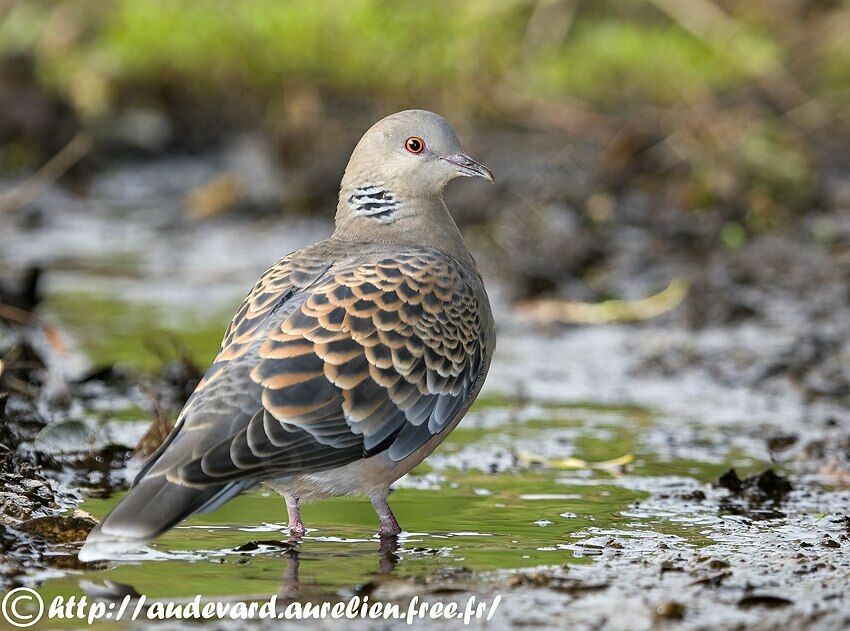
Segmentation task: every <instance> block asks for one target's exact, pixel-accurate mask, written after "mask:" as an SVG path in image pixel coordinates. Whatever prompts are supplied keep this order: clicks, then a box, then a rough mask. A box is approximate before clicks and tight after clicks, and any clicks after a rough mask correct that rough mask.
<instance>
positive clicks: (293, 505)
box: [283, 493, 307, 537]
mask: <svg viewBox="0 0 850 631" xmlns="http://www.w3.org/2000/svg"><path fill="white" fill-rule="evenodd" d="M283 498H284V499H285V500H286V512H287V514H288V515H289V534H291V535H292V536H293V537H300V536H301V535H303V534H304V533H305V532H307V528H306V527H305V526H304V522H302V521H301V507H300V506H299V504H298V501H299V500H298V498H297V497H295V496H294V495H290V494H289V493H285V494H284V495H283Z"/></svg>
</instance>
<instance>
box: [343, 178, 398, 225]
mask: <svg viewBox="0 0 850 631" xmlns="http://www.w3.org/2000/svg"><path fill="white" fill-rule="evenodd" d="M348 205H349V206H350V207H351V210H352V211H353V212H354V214H355V215H361V216H363V217H369V218H371V219H377V220H379V221H382V222H384V223H390V222H392V221H394V219H395V217H394V215H395V213H396V211H397V210H398V209H399V208H401V202H399V201H398V200H397V199H396V197H395V195H394V194H393V192H392V191H389V190H387V189H386V188H384V186H383V185H382V184H366V185H364V186H358V187H357V188H355V189H354V191H353V192H352V193H351V195H350V196H349V198H348Z"/></svg>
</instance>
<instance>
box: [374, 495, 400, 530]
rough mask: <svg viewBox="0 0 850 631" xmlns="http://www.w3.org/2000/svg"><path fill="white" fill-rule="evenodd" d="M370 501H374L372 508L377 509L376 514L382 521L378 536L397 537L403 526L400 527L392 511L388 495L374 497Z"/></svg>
mask: <svg viewBox="0 0 850 631" xmlns="http://www.w3.org/2000/svg"><path fill="white" fill-rule="evenodd" d="M370 499H371V500H372V506H373V507H374V508H375V512H376V513H378V519H379V520H380V521H381V529H380V530H379V531H378V536H380V537H395V536H397V535H398V534H399V533H401V526H399V525H398V521H396V518H395V515H393V512H392V511H391V510H390V505H389V504H388V503H387V496H386V494H382V495H373V496H372V497H371V498H370Z"/></svg>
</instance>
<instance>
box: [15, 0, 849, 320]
mask: <svg viewBox="0 0 850 631" xmlns="http://www.w3.org/2000/svg"><path fill="white" fill-rule="evenodd" d="M0 7H2V8H1V9H0V178H2V179H3V181H4V182H5V185H4V188H6V189H7V190H6V192H5V193H4V195H3V198H2V203H0V208H2V210H0V213H2V214H3V215H5V217H4V218H3V219H2V221H3V222H4V223H8V222H10V221H11V222H15V221H17V222H18V224H20V223H24V224H27V225H28V226H30V229H36V228H32V224H33V222H35V223H37V221H36V219H34V217H39V216H40V217H41V220H44V221H48V222H49V221H50V220H51V218H50V217H45V216H43V215H51V214H53V213H59V212H62V208H61V207H62V206H63V204H62V203H61V202H56V203H53V202H51V201H50V199H51V198H50V196H49V195H48V196H47V197H45V196H42V195H41V194H42V192H44V191H45V190H54V191H58V192H59V193H61V194H62V195H65V196H67V198H68V199H67V200H66V201H68V202H69V203H74V204H76V203H78V202H80V201H81V200H82V201H85V200H87V199H100V200H104V199H110V200H113V201H114V202H118V203H119V204H120V205H121V206H122V207H123V209H124V211H126V214H127V215H130V217H129V218H128V219H129V220H130V221H132V220H134V219H135V218H134V217H132V215H133V214H136V213H148V212H151V209H150V208H148V206H157V205H158V206H160V207H159V208H158V209H156V210H155V211H153V212H157V213H163V212H164V210H163V209H162V206H163V205H179V206H180V207H181V209H182V211H183V214H182V215H178V214H176V209H172V210H173V211H174V212H172V214H170V216H169V220H170V224H169V225H170V226H171V227H173V228H174V230H180V229H181V226H183V222H211V221H212V222H215V221H220V220H222V219H221V218H222V217H225V219H224V221H231V220H235V219H245V221H247V222H249V223H250V222H255V221H257V220H262V219H263V218H269V217H273V218H278V219H283V218H312V219H317V220H325V221H326V220H328V219H329V218H331V217H332V213H333V210H334V206H335V196H336V191H337V184H338V181H339V177H340V173H341V170H342V168H343V167H344V165H345V161H346V159H347V156H348V153H349V151H350V149H351V147H352V146H353V144H354V143H355V142H356V140H357V139H358V137H359V136H360V134H361V133H362V132H363V131H364V129H365V128H366V127H367V126H368V125H369V124H370V123H371V122H373V121H374V120H376V119H378V118H380V117H382V116H384V115H386V114H388V113H391V112H393V111H395V110H398V109H403V108H408V107H421V108H428V109H433V110H435V111H437V112H440V113H442V114H443V115H444V116H446V117H447V118H448V119H449V120H451V121H452V122H453V123H454V124H455V125H456V126H458V127H459V133H460V136H461V137H462V138H463V139H464V140H465V143H466V144H467V149H468V150H469V151H470V152H471V153H473V154H474V155H478V156H479V157H480V158H481V159H482V160H484V161H485V162H486V163H488V164H489V165H490V166H491V167H492V168H493V170H494V172H495V173H496V174H497V176H498V177H497V181H498V185H497V187H496V189H489V188H486V187H482V186H452V187H451V191H450V193H449V199H450V203H451V206H452V208H453V210H454V211H455V214H456V215H457V218H458V220H459V222H460V223H461V224H463V227H466V229H467V234H468V235H469V237H470V240H471V241H472V242H473V244H474V246H475V248H476V249H477V250H479V251H480V252H481V253H482V256H484V257H485V258H488V257H490V258H492V260H493V261H494V262H496V263H497V262H498V261H502V262H506V263H509V265H507V266H502V267H500V268H498V269H497V273H498V274H499V276H500V278H501V279H502V280H503V284H504V286H505V287H506V289H507V292H508V295H509V296H510V297H511V298H512V299H513V298H517V299H519V298H533V297H538V296H559V297H564V298H568V299H572V300H582V301H595V300H599V299H603V298H609V297H613V298H627V299H634V298H639V297H642V296H646V295H648V294H652V293H653V292H657V291H661V290H663V289H664V287H665V286H666V285H667V283H669V282H670V280H671V279H673V278H674V277H678V276H683V275H684V276H690V279H689V282H690V284H691V285H693V283H694V281H696V282H698V283H702V284H709V285H711V284H712V283H713V284H714V285H718V284H720V285H718V286H717V287H705V290H706V292H708V293H707V296H709V299H708V300H702V301H699V297H696V298H694V297H693V296H692V300H691V302H693V305H692V306H693V307H694V308H693V309H690V310H686V312H685V313H684V314H683V315H686V316H687V319H688V322H689V323H691V324H700V323H702V321H704V320H705V319H707V318H721V319H723V318H728V317H732V316H734V315H735V314H736V313H739V312H741V311H742V310H743V311H744V312H749V311H750V310H752V308H753V305H747V304H742V303H745V302H746V298H745V297H743V296H737V295H729V292H728V291H726V290H728V289H730V288H729V287H725V286H722V282H723V280H721V279H717V278H708V279H706V278H702V277H700V278H694V277H693V276H694V275H695V274H696V275H705V274H708V273H709V271H710V270H707V269H706V267H705V266H706V265H707V264H709V265H710V262H711V260H712V256H713V255H714V253H715V251H717V250H725V251H734V250H740V249H741V248H746V247H747V245H748V244H749V243H750V242H751V241H752V240H753V239H758V238H760V237H763V236H764V235H769V234H772V233H781V232H783V231H788V230H794V231H796V232H798V233H799V232H800V231H803V232H805V233H806V234H805V235H803V234H797V235H796V236H797V237H799V238H801V239H802V238H809V237H811V238H813V239H815V240H817V241H818V242H820V243H825V244H827V245H829V244H831V243H832V241H833V240H835V239H837V238H838V237H839V235H838V234H837V233H838V232H840V227H838V226H835V225H834V222H833V221H830V220H827V219H823V218H822V217H821V215H822V214H824V213H826V214H827V215H828V214H829V213H831V212H833V211H838V210H845V209H847V208H850V184H848V181H847V171H848V151H849V150H850V148H849V147H848V136H847V130H848V124H850V110H848V104H850V36H848V34H850V7H848V5H847V3H844V2H834V1H828V0H823V1H815V0H764V1H761V0H748V1H734V0H722V1H721V0H630V1H611V2H608V1H605V2H600V1H593V2H586V1H581V0H536V1H535V0H496V1H489V0H488V1H484V0H471V1H469V2H464V3H462V4H458V3H454V2H440V1H437V2H427V3H422V2H385V1H380V0H353V1H349V2H333V1H332V2H321V3H316V2H311V1H307V0H304V1H300V0H294V1H289V2H279V1H276V0H252V1H242V2H223V1H221V2H219V1H212V0H203V1H200V2H182V1H176V2H175V1H165V0H162V1H157V0H126V1H117V2H110V3H104V2H97V1H88V0H67V1H52V2H46V1H45V2H42V1H38V0H27V1H25V2H11V3H9V2H5V3H3V4H2V5H0ZM461 189H463V190H461ZM158 198H159V199H164V200H165V202H164V204H157V199H158ZM95 214H96V213H94V212H92V213H89V214H88V217H87V222H86V223H87V226H88V228H89V229H90V231H96V230H97V229H98V226H97V222H96V221H94V219H93V216H94V215H95ZM819 217H820V218H821V219H823V220H819ZM801 222H802V223H801ZM160 227H162V226H160ZM845 228H846V226H845ZM9 229H10V228H8V227H6V228H5V230H9ZM66 236H67V235H66ZM83 238H89V239H91V238H93V237H92V235H84V237H83ZM90 245H92V246H95V245H97V244H94V243H91V244H90ZM99 247H108V246H104V245H102V244H101V245H100V246H99ZM141 247H144V246H143V245H142V246H141ZM232 247H237V245H236V244H233V245H232ZM7 253H8V252H7ZM57 254H58V252H57ZM264 254H266V253H264ZM267 254H269V255H276V254H278V253H277V252H268V253H267ZM782 254H783V258H784V255H787V254H789V253H788V252H783V253H782ZM764 255H767V253H764ZM23 256H26V254H23ZM3 258H4V259H6V258H7V257H6V256H3ZM668 261H670V262H672V266H673V267H674V268H675V269H671V268H670V266H668V265H667V264H666V263H667V262H668ZM7 262H8V261H7ZM786 262H787V259H786ZM779 263H781V261H780V262H779ZM125 264H126V261H125ZM497 267H498V266H497ZM691 268H692V269H691ZM689 270H690V271H689ZM789 273H792V274H793V270H789ZM716 275H717V274H715V276H716ZM246 279H247V277H246ZM733 289H734V288H733ZM712 291H713V292H714V293H712ZM718 292H720V293H723V294H725V295H724V296H723V297H722V298H719V302H718V301H715V300H711V299H710V298H711V297H716V296H714V294H715V293H718ZM733 294H734V292H733ZM715 312H717V313H715Z"/></svg>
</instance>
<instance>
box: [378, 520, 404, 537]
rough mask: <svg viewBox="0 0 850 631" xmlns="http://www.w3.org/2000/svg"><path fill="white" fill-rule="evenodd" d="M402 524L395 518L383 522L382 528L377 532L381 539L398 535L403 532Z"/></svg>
mask: <svg viewBox="0 0 850 631" xmlns="http://www.w3.org/2000/svg"><path fill="white" fill-rule="evenodd" d="M401 532H402V531H401V526H399V525H398V522H397V521H395V520H393V521H392V522H389V523H384V524H381V528H380V530H378V532H377V533H375V534H377V535H378V536H379V537H380V538H381V539H386V538H391V537H398V536H399V535H400V534H401Z"/></svg>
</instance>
